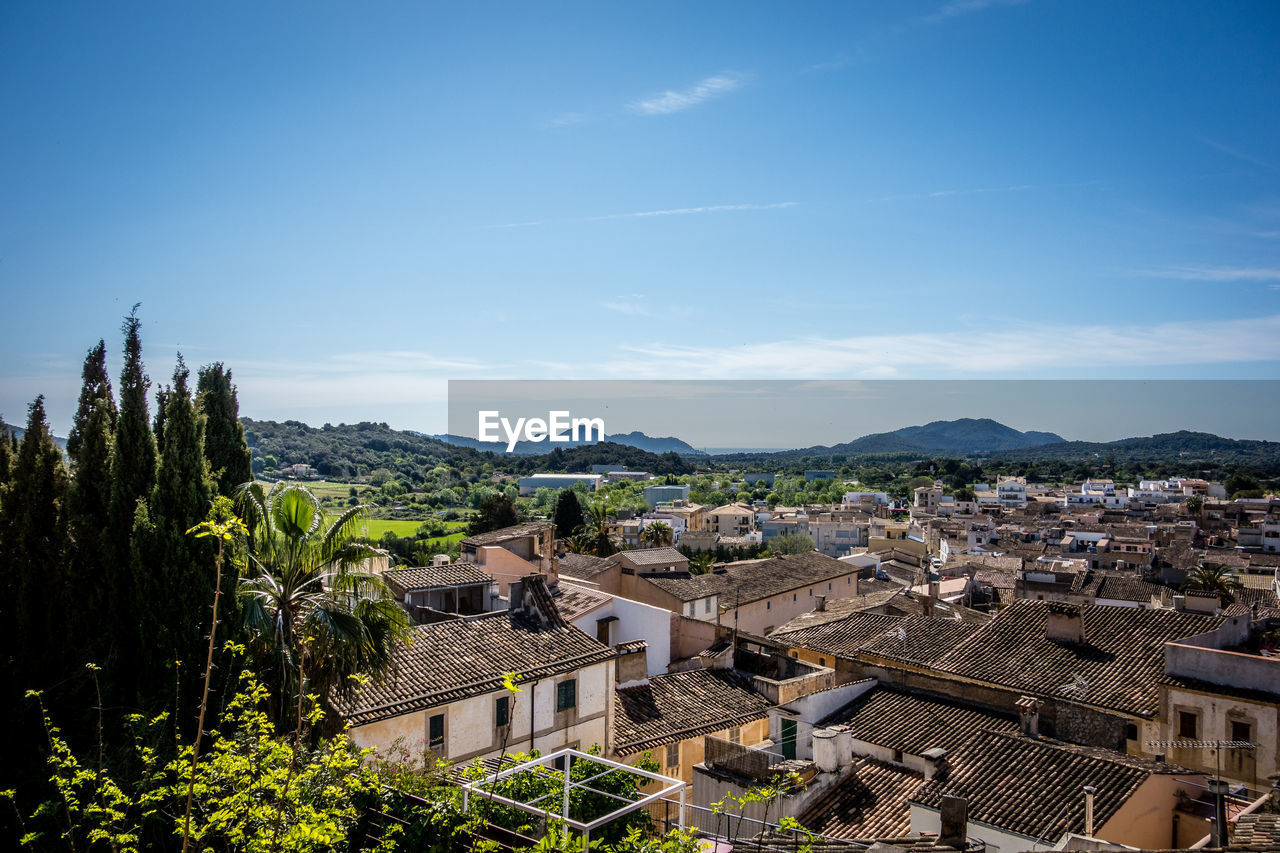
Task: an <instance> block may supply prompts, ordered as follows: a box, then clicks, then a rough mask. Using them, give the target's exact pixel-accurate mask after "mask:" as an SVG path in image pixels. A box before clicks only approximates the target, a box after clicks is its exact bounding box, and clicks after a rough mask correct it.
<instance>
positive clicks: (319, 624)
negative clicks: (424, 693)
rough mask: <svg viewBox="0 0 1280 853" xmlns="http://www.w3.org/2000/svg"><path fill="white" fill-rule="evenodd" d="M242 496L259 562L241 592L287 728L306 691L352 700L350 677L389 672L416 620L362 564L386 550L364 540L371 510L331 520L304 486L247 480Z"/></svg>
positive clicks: (353, 510)
mask: <svg viewBox="0 0 1280 853" xmlns="http://www.w3.org/2000/svg"><path fill="white" fill-rule="evenodd" d="M237 493H238V497H239V499H240V502H241V505H242V507H243V513H244V516H245V519H246V521H247V523H248V528H249V535H248V537H247V538H248V545H249V547H248V552H249V558H250V560H251V561H252V571H251V573H250V575H249V576H248V577H246V578H245V579H244V580H242V581H241V582H240V588H239V591H238V594H239V598H240V600H241V602H242V606H243V608H244V621H245V627H246V628H247V630H248V632H249V636H250V642H249V648H250V651H251V652H252V654H253V656H254V657H255V658H256V659H257V660H258V662H259V664H260V667H261V671H262V675H263V676H264V678H266V679H268V680H269V681H271V682H274V686H275V687H276V708H277V713H276V717H277V722H278V723H279V724H281V725H284V724H285V712H284V709H285V708H288V707H289V706H290V705H291V704H295V703H296V704H297V706H298V708H299V709H301V703H302V696H303V695H304V694H308V693H315V694H318V695H319V696H320V697H321V698H322V700H324V701H331V700H333V699H335V698H339V697H341V698H348V697H350V696H351V694H352V692H353V691H354V689H355V687H356V684H355V679H354V678H352V676H358V675H364V676H370V677H372V678H374V679H375V680H376V679H380V678H382V677H384V676H386V675H387V674H388V673H389V672H390V670H391V665H392V654H393V652H394V650H395V647H396V645H397V643H399V642H400V641H402V640H403V639H405V638H406V637H407V636H408V633H409V619H408V615H407V614H406V613H405V612H404V611H403V610H402V609H401V608H400V607H399V605H398V604H396V600H395V597H394V596H393V595H392V593H391V590H390V589H388V588H387V585H386V583H384V582H383V580H382V578H381V577H380V576H378V575H376V574H372V573H370V572H367V571H362V570H360V566H361V565H362V564H363V563H364V562H365V561H366V560H368V559H370V558H374V557H383V556H385V555H386V552H385V551H382V550H381V549H378V548H375V547H373V546H372V545H369V544H368V543H366V542H363V541H360V540H359V539H357V533H358V526H357V525H358V524H359V522H360V520H361V519H362V517H363V515H364V511H365V509H366V507H364V506H355V507H350V508H349V509H347V510H346V511H345V512H343V513H342V514H341V515H339V516H338V517H337V518H336V519H334V520H333V522H332V523H330V524H328V525H327V526H326V522H327V519H326V518H325V516H324V513H323V512H322V511H321V508H320V502H319V500H317V499H316V497H315V495H313V494H312V493H311V492H310V491H309V490H308V489H307V488H306V487H305V486H301V485H297V484H293V485H285V484H284V483H277V484H276V485H274V486H272V487H271V489H270V491H264V490H263V488H262V485H261V484H259V483H246V484H244V485H243V486H241V487H240V488H239V489H238V490H237ZM300 715H301V711H299V716H300Z"/></svg>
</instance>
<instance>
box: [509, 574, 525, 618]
mask: <svg viewBox="0 0 1280 853" xmlns="http://www.w3.org/2000/svg"><path fill="white" fill-rule="evenodd" d="M507 589H508V592H507V597H508V598H509V603H508V604H507V609H508V610H510V611H511V612H512V613H523V612H524V581H512V582H511V585H510V586H509V587H508V588H507Z"/></svg>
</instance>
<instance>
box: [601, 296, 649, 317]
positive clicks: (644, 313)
mask: <svg viewBox="0 0 1280 853" xmlns="http://www.w3.org/2000/svg"><path fill="white" fill-rule="evenodd" d="M600 307H601V308H605V309H607V310H609V311H616V312H617V313H619V314H625V315H626V316H628V317H648V316H650V314H649V309H648V308H646V307H644V306H643V305H641V304H640V303H638V302H624V301H622V300H620V299H615V300H611V301H609V302H601V303H600Z"/></svg>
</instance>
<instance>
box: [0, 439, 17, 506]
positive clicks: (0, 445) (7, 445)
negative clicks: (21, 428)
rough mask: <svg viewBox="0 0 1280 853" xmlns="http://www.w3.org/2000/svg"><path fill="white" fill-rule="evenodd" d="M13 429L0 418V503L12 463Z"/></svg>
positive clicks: (1, 502)
mask: <svg viewBox="0 0 1280 853" xmlns="http://www.w3.org/2000/svg"><path fill="white" fill-rule="evenodd" d="M14 455H15V454H14V452H13V430H11V429H9V425H8V424H7V423H5V422H4V418H0V505H3V503H4V487H5V484H7V483H8V482H9V469H10V467H12V465H13V457H14Z"/></svg>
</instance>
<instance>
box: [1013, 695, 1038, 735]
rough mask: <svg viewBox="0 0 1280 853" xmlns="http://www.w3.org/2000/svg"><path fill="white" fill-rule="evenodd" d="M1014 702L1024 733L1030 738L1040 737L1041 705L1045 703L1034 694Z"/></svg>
mask: <svg viewBox="0 0 1280 853" xmlns="http://www.w3.org/2000/svg"><path fill="white" fill-rule="evenodd" d="M1013 704H1014V707H1016V708H1017V709H1018V722H1019V724H1020V726H1019V727H1020V729H1021V730H1022V733H1023V734H1024V735H1026V736H1027V737H1030V738H1038V737H1040V705H1041V704H1043V703H1041V701H1040V700H1039V699H1037V698H1036V697H1034V696H1023V697H1022V698H1021V699H1019V700H1018V701H1017V702H1015V703H1013Z"/></svg>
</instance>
